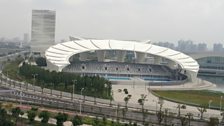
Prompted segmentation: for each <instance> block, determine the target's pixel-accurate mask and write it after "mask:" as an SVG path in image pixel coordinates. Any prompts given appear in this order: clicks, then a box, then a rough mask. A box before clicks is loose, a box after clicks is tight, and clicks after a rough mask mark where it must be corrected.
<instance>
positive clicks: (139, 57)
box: [136, 52, 146, 63]
mask: <svg viewBox="0 0 224 126" xmlns="http://www.w3.org/2000/svg"><path fill="white" fill-rule="evenodd" d="M145 56H146V54H145V53H140V52H136V63H145Z"/></svg>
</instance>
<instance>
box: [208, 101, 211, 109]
mask: <svg viewBox="0 0 224 126" xmlns="http://www.w3.org/2000/svg"><path fill="white" fill-rule="evenodd" d="M211 103H212V100H209V101H208V108H209V109H210V107H211Z"/></svg>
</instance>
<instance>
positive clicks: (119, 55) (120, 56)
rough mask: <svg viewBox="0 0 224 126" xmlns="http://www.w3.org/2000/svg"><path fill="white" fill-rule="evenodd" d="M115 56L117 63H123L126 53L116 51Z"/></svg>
mask: <svg viewBox="0 0 224 126" xmlns="http://www.w3.org/2000/svg"><path fill="white" fill-rule="evenodd" d="M116 54H117V61H118V62H124V59H125V56H126V51H120V50H117V51H116Z"/></svg>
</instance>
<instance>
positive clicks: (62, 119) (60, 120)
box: [55, 112, 68, 126]
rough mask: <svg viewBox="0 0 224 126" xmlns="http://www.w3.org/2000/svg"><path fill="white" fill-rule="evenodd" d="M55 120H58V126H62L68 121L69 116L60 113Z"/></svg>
mask: <svg viewBox="0 0 224 126" xmlns="http://www.w3.org/2000/svg"><path fill="white" fill-rule="evenodd" d="M55 119H56V120H57V126H62V125H63V123H64V122H65V121H66V120H67V119H68V115H67V114H65V113H60V112H59V113H58V114H57V115H56V116H55Z"/></svg>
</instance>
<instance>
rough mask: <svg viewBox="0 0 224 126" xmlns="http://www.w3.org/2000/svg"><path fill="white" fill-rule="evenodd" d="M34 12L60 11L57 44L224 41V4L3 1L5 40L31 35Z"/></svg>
mask: <svg viewBox="0 0 224 126" xmlns="http://www.w3.org/2000/svg"><path fill="white" fill-rule="evenodd" d="M32 9H53V10H56V40H57V41H59V40H61V39H64V38H65V39H67V38H68V36H70V35H74V36H84V37H92V38H102V39H104V38H105V39H125V40H148V39H150V40H151V41H153V42H155V41H170V42H177V41H178V40H180V39H185V40H186V39H191V40H193V41H195V42H206V43H208V44H209V43H210V44H211V43H214V42H221V43H224V0H0V16H1V18H0V37H7V38H10V37H22V36H23V33H29V34H30V31H31V11H32Z"/></svg>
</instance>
